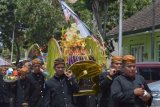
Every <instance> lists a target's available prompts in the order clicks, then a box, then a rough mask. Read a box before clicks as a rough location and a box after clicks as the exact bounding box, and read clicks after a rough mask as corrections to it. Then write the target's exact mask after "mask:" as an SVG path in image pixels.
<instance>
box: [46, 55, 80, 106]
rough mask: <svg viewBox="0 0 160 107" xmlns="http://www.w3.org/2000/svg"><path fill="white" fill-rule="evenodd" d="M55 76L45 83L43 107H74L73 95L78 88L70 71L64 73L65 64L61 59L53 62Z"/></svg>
mask: <svg viewBox="0 0 160 107" xmlns="http://www.w3.org/2000/svg"><path fill="white" fill-rule="evenodd" d="M54 69H55V72H56V73H55V75H54V76H53V77H52V78H51V79H50V80H48V81H47V82H46V95H45V98H44V107H74V103H73V93H74V92H78V90H79V87H78V84H77V82H76V80H75V76H74V75H73V74H72V71H65V62H64V59H62V58H57V59H56V60H55V61H54Z"/></svg>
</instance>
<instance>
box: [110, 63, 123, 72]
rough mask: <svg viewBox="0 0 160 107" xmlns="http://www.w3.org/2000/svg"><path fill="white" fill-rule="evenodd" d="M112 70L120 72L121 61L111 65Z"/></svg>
mask: <svg viewBox="0 0 160 107" xmlns="http://www.w3.org/2000/svg"><path fill="white" fill-rule="evenodd" d="M111 67H112V68H113V69H115V70H116V71H120V70H121V67H122V62H121V61H115V62H113V63H112V66H111Z"/></svg>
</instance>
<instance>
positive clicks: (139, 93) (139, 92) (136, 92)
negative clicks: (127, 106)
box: [134, 88, 144, 96]
mask: <svg viewBox="0 0 160 107" xmlns="http://www.w3.org/2000/svg"><path fill="white" fill-rule="evenodd" d="M134 95H135V96H143V95H144V89H143V88H135V89H134Z"/></svg>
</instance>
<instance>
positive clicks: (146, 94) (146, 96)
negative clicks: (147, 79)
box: [139, 90, 151, 102]
mask: <svg viewBox="0 0 160 107" xmlns="http://www.w3.org/2000/svg"><path fill="white" fill-rule="evenodd" d="M139 98H140V99H142V100H143V101H144V102H147V101H148V100H149V99H150V98H151V95H150V94H149V93H148V92H147V91H146V90H145V92H144V94H143V95H142V96H140V97H139Z"/></svg>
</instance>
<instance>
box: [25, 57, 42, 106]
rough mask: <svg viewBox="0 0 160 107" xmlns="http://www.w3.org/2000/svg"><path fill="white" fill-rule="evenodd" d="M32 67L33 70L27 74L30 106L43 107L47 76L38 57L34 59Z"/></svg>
mask: <svg viewBox="0 0 160 107" xmlns="http://www.w3.org/2000/svg"><path fill="white" fill-rule="evenodd" d="M32 68H33V71H32V72H30V74H29V75H27V76H26V79H27V81H28V83H29V86H30V87H29V95H28V103H29V107H42V106H43V96H44V84H45V78H44V76H43V74H42V72H41V70H40V68H41V61H40V60H39V59H38V58H36V59H33V60H32Z"/></svg>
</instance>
